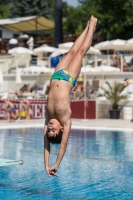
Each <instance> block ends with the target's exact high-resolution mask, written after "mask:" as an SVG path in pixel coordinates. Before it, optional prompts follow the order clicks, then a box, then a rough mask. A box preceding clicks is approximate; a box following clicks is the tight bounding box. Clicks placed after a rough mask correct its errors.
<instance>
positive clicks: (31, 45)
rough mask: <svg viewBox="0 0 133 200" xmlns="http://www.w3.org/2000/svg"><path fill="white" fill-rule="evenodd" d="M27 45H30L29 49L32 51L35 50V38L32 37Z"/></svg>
mask: <svg viewBox="0 0 133 200" xmlns="http://www.w3.org/2000/svg"><path fill="white" fill-rule="evenodd" d="M27 45H28V48H29V49H30V50H33V47H34V38H33V37H32V36H30V38H29V40H28V41H27Z"/></svg>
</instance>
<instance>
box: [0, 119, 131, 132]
mask: <svg viewBox="0 0 133 200" xmlns="http://www.w3.org/2000/svg"><path fill="white" fill-rule="evenodd" d="M44 121H45V120H44V119H39V120H19V121H16V122H15V121H10V122H9V121H4V120H1V121H0V129H9V128H30V127H35V128H37V127H40V128H43V127H44ZM72 128H73V129H99V130H131V131H132V130H133V122H131V121H129V120H121V119H119V120H111V119H94V120H77V119H72Z"/></svg>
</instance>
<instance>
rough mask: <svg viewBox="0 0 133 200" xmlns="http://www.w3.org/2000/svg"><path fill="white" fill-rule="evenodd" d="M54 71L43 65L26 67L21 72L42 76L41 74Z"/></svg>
mask: <svg viewBox="0 0 133 200" xmlns="http://www.w3.org/2000/svg"><path fill="white" fill-rule="evenodd" d="M53 70H54V69H50V68H47V67H44V66H41V65H38V66H30V67H26V68H24V69H22V70H21V74H28V73H32V74H35V73H36V74H40V73H50V74H51V73H53Z"/></svg>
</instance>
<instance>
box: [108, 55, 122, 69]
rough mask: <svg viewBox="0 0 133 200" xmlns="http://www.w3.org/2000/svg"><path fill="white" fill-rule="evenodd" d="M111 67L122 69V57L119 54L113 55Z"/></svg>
mask: <svg viewBox="0 0 133 200" xmlns="http://www.w3.org/2000/svg"><path fill="white" fill-rule="evenodd" d="M110 65H111V66H113V67H120V57H119V55H117V54H113V55H112V61H111V64H110Z"/></svg>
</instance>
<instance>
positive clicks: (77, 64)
mask: <svg viewBox="0 0 133 200" xmlns="http://www.w3.org/2000/svg"><path fill="white" fill-rule="evenodd" d="M96 24H97V18H95V17H93V16H91V19H90V23H89V30H88V32H87V34H86V38H85V40H84V42H83V44H82V46H81V47H80V48H79V50H78V51H77V53H76V54H75V55H74V57H73V59H72V60H71V62H70V64H69V66H68V68H67V70H68V71H69V73H70V75H71V76H72V77H74V78H77V77H78V76H79V73H80V70H81V66H82V59H83V56H84V54H85V53H86V52H87V51H88V49H89V48H90V46H91V43H92V38H93V33H94V30H95V27H96Z"/></svg>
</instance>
